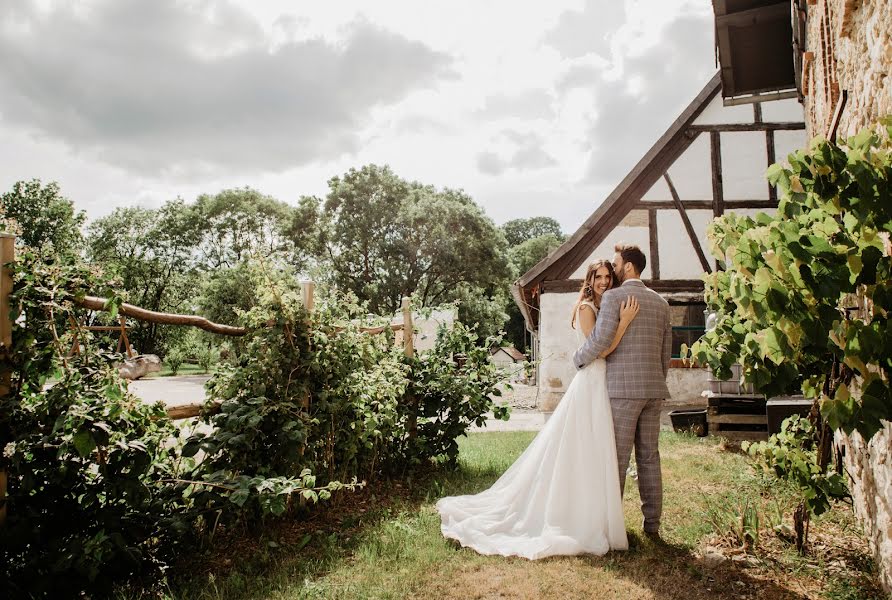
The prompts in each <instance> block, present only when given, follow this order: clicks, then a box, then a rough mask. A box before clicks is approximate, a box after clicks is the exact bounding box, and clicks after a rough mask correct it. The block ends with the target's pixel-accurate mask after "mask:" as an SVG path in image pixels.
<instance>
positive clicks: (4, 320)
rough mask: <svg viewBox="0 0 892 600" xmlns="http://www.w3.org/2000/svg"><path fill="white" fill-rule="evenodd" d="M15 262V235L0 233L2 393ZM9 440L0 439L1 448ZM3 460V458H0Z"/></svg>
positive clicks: (1, 492) (0, 495) (1, 473)
mask: <svg viewBox="0 0 892 600" xmlns="http://www.w3.org/2000/svg"><path fill="white" fill-rule="evenodd" d="M13 262H15V236H14V235H12V234H10V233H0V266H2V271H0V345H2V352H3V355H4V356H3V358H4V360H3V367H2V369H0V395H2V396H5V395H7V394H9V392H10V387H11V386H12V371H11V370H10V369H9V363H8V358H9V354H10V352H11V351H12V320H11V319H10V318H9V295H10V294H11V293H12V269H10V267H9V265H10V264H11V263H13ZM6 442H7V440H0V448H2V447H3V446H5V445H6ZM0 460H2V459H0ZM5 523H6V468H5V465H3V464H2V463H0V526H2V525H3V524H5Z"/></svg>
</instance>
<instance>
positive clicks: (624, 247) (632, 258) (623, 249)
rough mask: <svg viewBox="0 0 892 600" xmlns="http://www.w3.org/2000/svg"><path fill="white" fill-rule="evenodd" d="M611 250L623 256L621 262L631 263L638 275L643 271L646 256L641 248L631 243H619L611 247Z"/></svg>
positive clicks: (645, 264)
mask: <svg viewBox="0 0 892 600" xmlns="http://www.w3.org/2000/svg"><path fill="white" fill-rule="evenodd" d="M613 251H614V252H619V255H620V256H622V257H623V262H627V263H632V266H633V267H635V270H636V271H638V274H639V275H641V273H643V272H644V267H646V266H647V257H645V256H644V252H642V251H641V248H639V247H638V246H635V245H633V244H623V243H619V244H617V245H616V246H614V247H613Z"/></svg>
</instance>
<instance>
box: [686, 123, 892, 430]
mask: <svg viewBox="0 0 892 600" xmlns="http://www.w3.org/2000/svg"><path fill="white" fill-rule="evenodd" d="M887 123H888V126H887V128H888V129H889V131H890V133H892V121H888V120H887ZM788 160H789V167H785V166H783V165H780V164H775V165H772V167H771V168H769V170H768V178H769V181H770V182H771V183H772V184H773V185H776V186H777V187H778V190H779V192H780V197H781V200H780V206H779V208H778V211H777V214H776V215H773V216H769V215H766V214H760V215H757V216H756V218H755V219H753V218H750V217H742V216H737V215H733V214H729V215H726V216H724V217H722V218H721V219H718V220H716V221H715V222H714V223H713V225H712V226H711V227H710V230H709V234H708V235H709V239H710V243H711V246H712V252H713V254H714V255H715V256H717V257H719V258H720V259H721V260H722V261H723V262H724V264H725V267H726V269H725V270H722V271H718V272H716V273H713V274H711V275H707V276H706V277H705V279H706V293H705V297H706V301H707V303H708V304H709V306H710V307H711V308H712V309H714V310H716V311H718V314H719V318H718V324H717V327H716V328H715V330H713V331H711V332H708V333H707V334H706V335H705V336H704V337H703V338H701V340H700V341H699V342H697V343H695V344H694V345H693V347H692V348H691V355H692V357H693V358H694V359H695V360H697V361H698V362H700V363H704V364H709V365H710V367H712V369H713V371H714V372H715V373H716V374H718V375H719V376H720V377H728V376H729V374H730V366H731V364H733V363H735V362H742V363H743V365H744V376H745V378H746V379H747V380H748V381H750V382H752V383H753V384H754V385H755V387H756V388H757V389H759V390H760V391H761V392H763V393H765V394H767V395H768V396H776V395H781V394H788V393H798V392H800V391H801V392H803V393H805V394H806V395H807V396H809V397H812V398H819V399H820V406H821V414H822V416H823V418H824V419H826V421H827V423H828V424H829V425H830V426H831V427H832V428H834V429H842V430H843V431H845V432H846V433H851V432H852V431H855V430H857V431H858V432H859V433H860V434H861V435H862V436H864V438H865V439H867V440H869V439H870V438H871V437H872V436H873V435H874V433H876V432H877V431H878V430H879V429H880V428H881V427H882V421H883V420H884V419H885V420H889V419H892V388H890V381H892V379H890V376H892V361H890V356H892V325H890V320H889V316H890V314H889V311H890V310H892V261H890V257H889V252H888V249H887V246H888V239H889V234H890V232H892V187H890V186H892V176H890V174H892V152H890V143H889V141H888V140H887V139H886V140H883V139H881V138H880V136H879V135H878V134H877V133H876V132H874V131H873V130H870V129H866V130H864V131H862V132H861V133H860V134H858V135H857V136H854V137H852V138H849V139H848V140H846V142H845V145H844V146H838V145H836V144H834V143H832V142H828V141H826V140H823V139H820V138H816V139H815V140H813V141H812V143H811V145H810V146H809V148H808V149H807V150H802V151H797V152H794V153H792V154H791V155H790V156H789V157H788ZM848 306H851V307H853V308H852V309H851V310H853V311H856V312H859V313H860V314H853V315H851V316H853V317H858V318H850V315H848V314H847V311H846V308H845V307H848ZM853 378H854V379H853Z"/></svg>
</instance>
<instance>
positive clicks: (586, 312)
mask: <svg viewBox="0 0 892 600" xmlns="http://www.w3.org/2000/svg"><path fill="white" fill-rule="evenodd" d="M596 320H597V317H596V316H595V309H593V308H592V307H591V306H589V305H588V304H580V305H579V327H580V328H581V329H582V334H583V335H584V336H585V337H586V338H588V337H589V336H590V335H591V334H592V331H594V330H595V321H596Z"/></svg>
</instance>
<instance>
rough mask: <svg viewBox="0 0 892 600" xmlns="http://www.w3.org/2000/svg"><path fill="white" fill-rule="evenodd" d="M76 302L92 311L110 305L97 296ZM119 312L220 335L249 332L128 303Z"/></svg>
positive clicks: (136, 317)
mask: <svg viewBox="0 0 892 600" xmlns="http://www.w3.org/2000/svg"><path fill="white" fill-rule="evenodd" d="M75 302H76V303H77V304H78V306H82V307H83V308H88V309H90V310H106V308H105V305H106V304H107V303H108V300H106V299H105V298H98V297H96V296H84V297H83V298H82V299H79V300H75ZM118 312H119V313H120V314H122V315H124V316H127V317H133V318H134V319H137V320H139V321H148V322H150V323H160V324H162V325H189V326H191V327H197V328H199V329H203V330H205V331H209V332H211V333H217V334H220V335H229V336H242V335H245V334H246V333H248V330H247V329H245V328H244V327H233V326H232V325H220V324H219V323H214V322H212V321H208V320H207V319H205V318H204V317H199V316H198V315H176V314H171V313H162V312H155V311H154V310H147V309H145V308H140V307H139V306H134V305H132V304H127V303H126V302H125V303H123V304H121V306H120V308H119V309H118Z"/></svg>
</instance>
